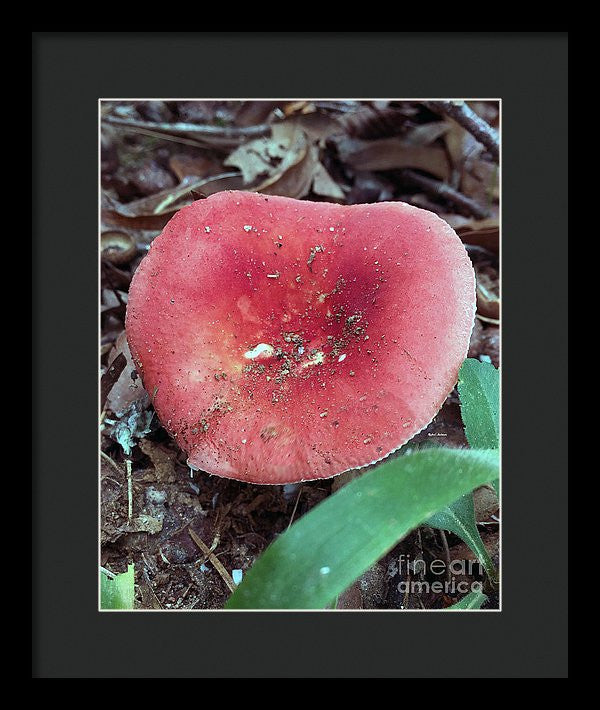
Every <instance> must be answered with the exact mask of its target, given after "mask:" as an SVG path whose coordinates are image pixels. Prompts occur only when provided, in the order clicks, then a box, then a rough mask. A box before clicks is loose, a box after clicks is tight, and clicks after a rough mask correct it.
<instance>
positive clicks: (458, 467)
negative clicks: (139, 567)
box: [226, 449, 498, 609]
mask: <svg viewBox="0 0 600 710" xmlns="http://www.w3.org/2000/svg"><path fill="white" fill-rule="evenodd" d="M497 477H498V455H497V452H495V451H470V450H451V449H430V450H424V451H419V452H417V453H414V454H410V455H405V456H402V457H399V458H397V459H394V460H393V461H390V462H388V463H385V464H382V465H381V466H379V467H377V468H376V469H374V470H373V471H370V472H368V473H365V474H364V475H363V476H361V477H360V478H358V479H356V480H354V481H352V482H351V483H349V484H348V485H346V486H344V487H343V488H342V489H341V490H339V491H338V492H337V493H336V494H334V495H333V496H330V497H329V498H327V499H326V500H324V501H323V502H322V503H320V504H319V505H318V506H316V507H315V508H313V510H311V511H310V512H309V513H307V514H306V515H305V516H304V517H303V518H301V520H299V521H298V522H297V523H296V524H295V525H293V526H292V527H291V528H290V529H289V530H288V531H286V532H285V533H283V534H282V535H280V537H279V538H278V539H277V540H276V541H275V542H274V543H273V544H271V545H270V546H269V548H267V550H266V551H265V552H264V553H263V554H262V555H261V557H260V558H259V559H258V560H257V561H256V563H255V564H254V565H253V567H252V568H251V569H250V570H249V572H248V573H247V575H246V576H245V578H244V581H243V582H242V583H241V584H240V585H239V587H238V588H237V589H236V591H235V592H234V593H233V595H232V596H231V597H230V599H229V601H228V602H227V605H226V608H228V609H322V608H324V607H325V606H326V605H327V604H328V603H330V602H331V601H332V600H333V599H335V597H336V596H337V595H338V594H340V593H341V592H342V591H343V590H344V589H346V588H347V587H348V586H349V585H350V584H351V583H352V582H353V581H354V580H355V579H356V578H357V577H359V576H360V575H361V574H362V573H363V572H364V571H365V570H367V569H368V568H369V567H370V566H371V565H372V564H374V563H375V562H376V561H377V560H378V559H379V558H380V557H382V556H383V555H384V554H385V553H386V552H387V551H388V550H389V549H391V548H392V547H393V546H394V544H395V543H396V542H398V540H400V539H401V538H402V537H403V536H404V535H406V534H407V533H408V532H409V531H410V530H412V529H413V528H415V527H417V526H418V525H419V524H420V523H422V522H423V521H424V520H426V519H427V518H429V517H430V516H431V515H432V514H433V513H434V512H435V511H437V510H439V509H441V508H443V507H444V506H447V505H449V504H451V503H452V502H453V501H455V500H457V499H458V498H459V497H460V496H461V495H464V494H465V493H467V492H469V491H472V490H473V489H474V488H476V487H477V486H480V485H482V484H484V483H486V482H488V481H490V480H492V479H494V478H497Z"/></svg>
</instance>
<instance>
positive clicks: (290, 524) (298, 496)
mask: <svg viewBox="0 0 600 710" xmlns="http://www.w3.org/2000/svg"><path fill="white" fill-rule="evenodd" d="M301 493H302V486H300V490H299V491H298V495H297V496H296V503H295V504H294V510H292V517H291V518H290V522H289V523H288V526H287V529H288V530H289V529H290V528H291V527H292V523H293V522H294V515H296V510H297V508H298V502H299V500H300V494H301Z"/></svg>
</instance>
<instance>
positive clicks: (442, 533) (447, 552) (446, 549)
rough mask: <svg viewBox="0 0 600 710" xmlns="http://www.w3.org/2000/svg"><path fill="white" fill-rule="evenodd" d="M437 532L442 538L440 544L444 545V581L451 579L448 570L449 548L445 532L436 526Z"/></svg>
mask: <svg viewBox="0 0 600 710" xmlns="http://www.w3.org/2000/svg"><path fill="white" fill-rule="evenodd" d="M438 533H439V534H440V537H441V538H442V545H443V547H444V557H445V558H446V581H447V582H450V581H451V579H452V573H451V570H450V548H449V547H448V538H447V537H446V533H445V532H444V531H443V530H442V529H440V528H438Z"/></svg>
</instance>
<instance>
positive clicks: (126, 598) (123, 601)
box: [100, 565, 135, 609]
mask: <svg viewBox="0 0 600 710" xmlns="http://www.w3.org/2000/svg"><path fill="white" fill-rule="evenodd" d="M134 593H135V586H134V565H127V572H123V574H117V575H116V576H115V578H114V579H110V578H109V577H108V576H107V575H106V574H104V572H101V573H100V608H101V609H133V602H134Z"/></svg>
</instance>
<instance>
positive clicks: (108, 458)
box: [100, 451, 123, 476]
mask: <svg viewBox="0 0 600 710" xmlns="http://www.w3.org/2000/svg"><path fill="white" fill-rule="evenodd" d="M100 456H102V458H103V459H105V460H106V461H108V463H109V464H110V465H111V466H113V467H114V469H115V471H118V472H119V473H120V474H121V476H122V475H123V471H122V470H121V469H120V468H119V464H117V463H115V462H114V461H113V460H112V459H111V457H110V456H108V454H105V453H104V451H100Z"/></svg>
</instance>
